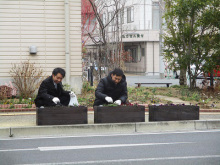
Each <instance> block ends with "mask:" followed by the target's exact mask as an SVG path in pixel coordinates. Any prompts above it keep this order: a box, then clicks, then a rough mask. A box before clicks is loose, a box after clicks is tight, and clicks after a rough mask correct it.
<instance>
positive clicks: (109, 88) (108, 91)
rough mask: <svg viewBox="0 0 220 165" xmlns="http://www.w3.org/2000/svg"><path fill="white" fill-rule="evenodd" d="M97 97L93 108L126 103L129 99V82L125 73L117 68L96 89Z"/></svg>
mask: <svg viewBox="0 0 220 165" xmlns="http://www.w3.org/2000/svg"><path fill="white" fill-rule="evenodd" d="M95 96H96V98H95V101H94V104H93V106H99V105H103V104H117V105H121V104H122V103H126V100H127V98H128V95H127V82H126V77H125V75H124V73H123V71H122V70H121V69H119V68H116V69H115V70H113V71H112V72H110V73H109V75H108V76H107V77H105V78H103V79H101V80H100V82H99V84H98V86H97V88H96V91H95Z"/></svg>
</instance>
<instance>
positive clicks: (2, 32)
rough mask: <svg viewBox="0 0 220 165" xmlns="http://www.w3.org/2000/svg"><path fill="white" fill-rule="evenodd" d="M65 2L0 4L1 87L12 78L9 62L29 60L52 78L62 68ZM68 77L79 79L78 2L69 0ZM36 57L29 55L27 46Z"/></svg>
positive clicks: (11, 1) (41, 0) (9, 1)
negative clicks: (35, 51)
mask: <svg viewBox="0 0 220 165" xmlns="http://www.w3.org/2000/svg"><path fill="white" fill-rule="evenodd" d="M64 1H65V0H1V1H0V84H2V83H4V81H8V80H9V79H10V78H11V77H10V74H9V71H10V69H11V66H12V65H11V63H20V62H21V61H24V60H27V59H30V61H31V62H35V64H36V66H37V67H40V68H42V69H43V70H44V72H45V74H46V75H51V73H52V70H53V69H54V68H55V67H62V68H64V69H65V67H66V64H65V62H66V61H65V14H64V13H65V10H64V9H65V6H64V5H65V3H64ZM69 9H70V58H71V59H70V64H71V65H70V76H71V77H81V75H82V64H81V1H80V0H69ZM31 45H34V46H36V47H37V54H36V55H30V54H29V46H31Z"/></svg>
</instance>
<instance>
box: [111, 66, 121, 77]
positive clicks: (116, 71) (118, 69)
mask: <svg viewBox="0 0 220 165" xmlns="http://www.w3.org/2000/svg"><path fill="white" fill-rule="evenodd" d="M112 74H113V75H116V76H123V75H124V73H123V71H122V70H121V69H120V68H115V69H114V70H113V71H112Z"/></svg>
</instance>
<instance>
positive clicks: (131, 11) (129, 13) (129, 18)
mask: <svg viewBox="0 0 220 165" xmlns="http://www.w3.org/2000/svg"><path fill="white" fill-rule="evenodd" d="M127 22H128V23H131V22H134V7H133V6H132V7H129V8H127Z"/></svg>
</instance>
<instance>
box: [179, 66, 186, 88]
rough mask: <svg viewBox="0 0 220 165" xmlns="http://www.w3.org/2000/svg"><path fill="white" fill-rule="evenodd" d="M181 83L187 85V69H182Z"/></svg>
mask: <svg viewBox="0 0 220 165" xmlns="http://www.w3.org/2000/svg"><path fill="white" fill-rule="evenodd" d="M179 84H180V85H186V69H180V79H179Z"/></svg>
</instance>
